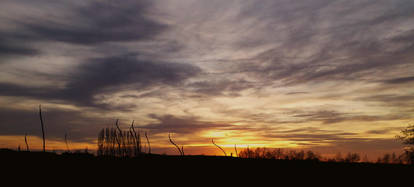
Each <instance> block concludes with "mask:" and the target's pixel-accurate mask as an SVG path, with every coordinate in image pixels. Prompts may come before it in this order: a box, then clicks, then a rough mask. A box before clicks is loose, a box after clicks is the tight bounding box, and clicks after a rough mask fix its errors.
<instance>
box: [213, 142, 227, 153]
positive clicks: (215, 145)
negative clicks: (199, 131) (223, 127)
mask: <svg viewBox="0 0 414 187" xmlns="http://www.w3.org/2000/svg"><path fill="white" fill-rule="evenodd" d="M211 142H212V143H213V144H214V145H215V146H216V147H218V148H219V149H220V150H221V151H223V153H224V156H227V154H226V151H224V149H223V148H221V147H220V146H219V145H217V144H216V143H214V139H211Z"/></svg>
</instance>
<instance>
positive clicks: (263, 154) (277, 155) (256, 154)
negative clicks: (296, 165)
mask: <svg viewBox="0 0 414 187" xmlns="http://www.w3.org/2000/svg"><path fill="white" fill-rule="evenodd" d="M239 157H240V158H254V159H277V160H313V161H319V160H320V159H321V158H322V157H321V156H319V155H318V154H317V153H314V152H312V151H310V150H309V151H307V152H305V151H303V150H301V151H296V150H291V151H287V152H285V151H283V150H282V149H267V148H256V149H249V148H247V149H243V150H242V151H240V153H239Z"/></svg>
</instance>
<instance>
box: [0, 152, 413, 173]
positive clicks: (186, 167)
mask: <svg viewBox="0 0 414 187" xmlns="http://www.w3.org/2000/svg"><path fill="white" fill-rule="evenodd" d="M0 160H1V162H2V166H6V167H7V166H11V167H15V166H20V167H23V168H25V167H32V168H38V169H39V170H41V169H46V170H47V171H49V172H50V171H69V170H72V169H76V168H83V169H84V170H79V172H85V170H89V171H93V172H98V173H99V172H103V173H111V172H113V173H116V174H120V172H122V171H129V170H131V169H132V170H135V172H136V173H137V174H139V173H142V174H144V173H152V172H156V173H157V174H158V175H180V174H182V173H187V174H197V173H209V172H212V173H211V174H213V173H214V175H216V174H225V175H233V174H247V173H251V174H253V175H255V174H258V173H266V174H272V173H273V174H280V173H283V174H288V173H290V174H292V175H309V174H310V175H314V174H316V173H325V174H333V173H337V174H339V173H347V175H353V174H355V173H361V174H363V175H365V176H367V175H373V174H376V173H384V172H385V173H393V174H396V173H405V174H408V173H413V172H414V166H413V165H405V164H379V163H362V162H358V163H345V162H342V163H341V162H324V161H311V160H275V159H252V158H237V157H224V156H201V155H200V156H194V155H187V156H170V155H158V154H150V155H149V154H143V155H142V156H139V157H135V158H119V157H104V156H95V155H93V154H88V153H63V154H56V153H51V152H45V153H44V152H25V151H20V152H19V151H13V150H8V149H2V150H0Z"/></svg>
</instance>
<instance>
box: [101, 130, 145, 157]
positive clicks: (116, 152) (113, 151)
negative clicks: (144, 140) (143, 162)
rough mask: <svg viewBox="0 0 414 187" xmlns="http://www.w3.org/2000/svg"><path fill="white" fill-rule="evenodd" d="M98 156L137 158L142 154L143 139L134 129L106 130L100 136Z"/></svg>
mask: <svg viewBox="0 0 414 187" xmlns="http://www.w3.org/2000/svg"><path fill="white" fill-rule="evenodd" d="M97 154H98V156H116V157H136V156H138V155H140V154H142V146H141V137H140V134H139V132H138V133H136V132H135V130H134V129H133V128H130V129H129V130H128V131H121V130H120V129H119V128H118V129H116V128H105V129H102V130H101V131H100V132H99V135H98V150H97Z"/></svg>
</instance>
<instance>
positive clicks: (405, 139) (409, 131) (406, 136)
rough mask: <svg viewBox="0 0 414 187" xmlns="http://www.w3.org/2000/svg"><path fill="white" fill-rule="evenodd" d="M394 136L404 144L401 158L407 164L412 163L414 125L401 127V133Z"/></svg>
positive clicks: (413, 158) (413, 156)
mask: <svg viewBox="0 0 414 187" xmlns="http://www.w3.org/2000/svg"><path fill="white" fill-rule="evenodd" d="M396 138H397V139H399V140H400V141H402V143H403V144H404V145H406V147H404V154H403V155H401V158H402V159H404V160H405V161H406V162H407V163H408V164H414V125H409V126H408V127H407V128H405V129H403V130H402V131H401V135H397V136H396Z"/></svg>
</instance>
